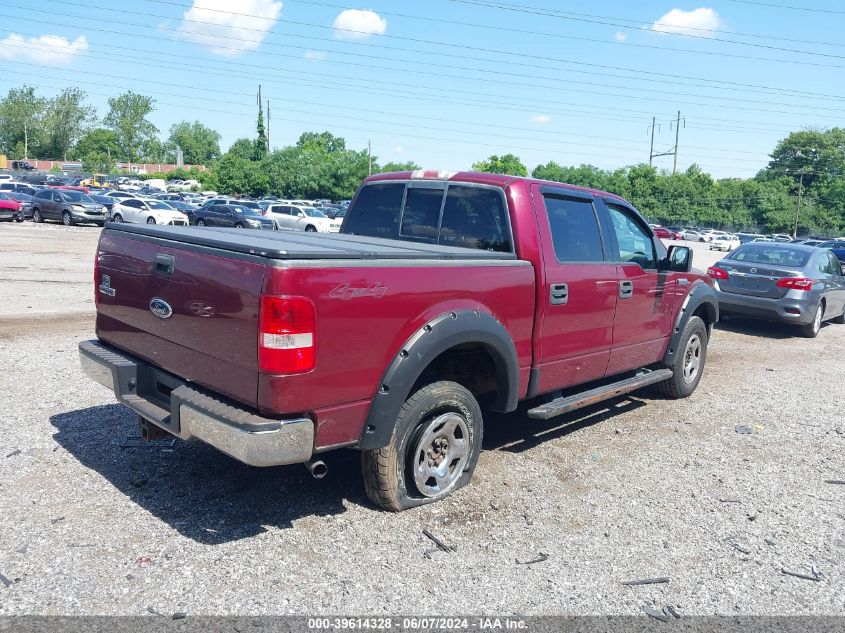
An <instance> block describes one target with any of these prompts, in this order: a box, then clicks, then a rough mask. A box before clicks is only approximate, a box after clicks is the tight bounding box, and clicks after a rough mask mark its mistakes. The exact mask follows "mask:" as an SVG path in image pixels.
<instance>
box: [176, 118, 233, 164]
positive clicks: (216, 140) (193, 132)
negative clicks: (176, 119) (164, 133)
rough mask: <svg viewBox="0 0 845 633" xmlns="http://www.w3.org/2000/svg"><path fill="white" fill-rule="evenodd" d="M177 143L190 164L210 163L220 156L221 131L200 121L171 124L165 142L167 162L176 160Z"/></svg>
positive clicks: (185, 159)
mask: <svg viewBox="0 0 845 633" xmlns="http://www.w3.org/2000/svg"><path fill="white" fill-rule="evenodd" d="M177 145H178V146H179V147H181V148H182V154H183V157H184V161H185V162H186V163H187V164H189V165H209V164H211V163H212V162H214V161H215V160H218V159H219V158H220V133H219V132H217V131H215V130H212V129H211V128H210V127H206V126H205V125H203V124H202V123H200V122H199V121H194V122H193V123H189V122H188V121H181V122H180V123H174V124H173V125H172V126H170V135H169V136H168V137H167V141H166V142H165V144H164V148H165V152H166V158H167V162H170V163H175V162H176V146H177Z"/></svg>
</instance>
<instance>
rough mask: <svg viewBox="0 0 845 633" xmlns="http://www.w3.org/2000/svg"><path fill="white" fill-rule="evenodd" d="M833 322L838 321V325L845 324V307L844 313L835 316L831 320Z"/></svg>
mask: <svg viewBox="0 0 845 633" xmlns="http://www.w3.org/2000/svg"><path fill="white" fill-rule="evenodd" d="M830 321H831V323H836V324H837V325H845V308H842V314H840V315H839V316H838V317H834V318H832V319H831V320H830Z"/></svg>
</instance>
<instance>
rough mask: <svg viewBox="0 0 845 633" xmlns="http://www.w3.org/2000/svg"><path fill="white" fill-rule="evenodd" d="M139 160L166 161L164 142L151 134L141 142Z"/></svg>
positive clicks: (150, 161) (146, 161) (145, 161)
mask: <svg viewBox="0 0 845 633" xmlns="http://www.w3.org/2000/svg"><path fill="white" fill-rule="evenodd" d="M140 155H141V162H144V163H166V162H167V156H166V152H165V149H164V144H163V143H162V142H161V141H160V140H159V139H158V138H157V137H155V136H151V137H150V138H148V139H146V140H145V141H144V142H143V143H142V144H141V151H140Z"/></svg>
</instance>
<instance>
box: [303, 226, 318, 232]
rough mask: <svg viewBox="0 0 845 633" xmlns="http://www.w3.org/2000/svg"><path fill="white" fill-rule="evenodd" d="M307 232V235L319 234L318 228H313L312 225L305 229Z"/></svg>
mask: <svg viewBox="0 0 845 633" xmlns="http://www.w3.org/2000/svg"><path fill="white" fill-rule="evenodd" d="M305 232H306V233H316V232H317V227H316V226H311V225H310V224H309V225H308V226H306V227H305Z"/></svg>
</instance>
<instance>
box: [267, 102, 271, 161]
mask: <svg viewBox="0 0 845 633" xmlns="http://www.w3.org/2000/svg"><path fill="white" fill-rule="evenodd" d="M267 153H268V154H269V153H270V100H269V99H267Z"/></svg>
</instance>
